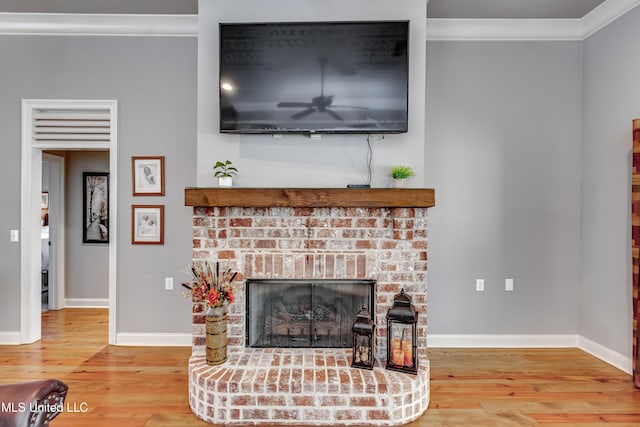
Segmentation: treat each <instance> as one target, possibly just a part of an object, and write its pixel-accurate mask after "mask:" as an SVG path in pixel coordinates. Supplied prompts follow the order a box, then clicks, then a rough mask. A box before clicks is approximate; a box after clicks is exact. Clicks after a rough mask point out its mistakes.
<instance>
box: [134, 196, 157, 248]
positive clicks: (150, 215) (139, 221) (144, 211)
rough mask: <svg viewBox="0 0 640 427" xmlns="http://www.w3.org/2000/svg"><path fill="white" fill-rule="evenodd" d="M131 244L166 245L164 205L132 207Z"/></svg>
mask: <svg viewBox="0 0 640 427" xmlns="http://www.w3.org/2000/svg"><path fill="white" fill-rule="evenodd" d="M131 244H133V245H163V244H164V205H132V206H131Z"/></svg>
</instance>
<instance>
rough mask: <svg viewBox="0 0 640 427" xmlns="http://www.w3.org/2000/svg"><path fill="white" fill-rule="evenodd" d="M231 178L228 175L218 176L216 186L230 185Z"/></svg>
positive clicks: (231, 184) (231, 183) (231, 182)
mask: <svg viewBox="0 0 640 427" xmlns="http://www.w3.org/2000/svg"><path fill="white" fill-rule="evenodd" d="M232 186H233V178H232V177H230V176H221V177H220V178H218V187H232Z"/></svg>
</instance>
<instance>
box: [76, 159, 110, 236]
mask: <svg viewBox="0 0 640 427" xmlns="http://www.w3.org/2000/svg"><path fill="white" fill-rule="evenodd" d="M82 183H83V185H82V188H83V194H82V209H83V214H82V243H109V173H107V172H83V173H82Z"/></svg>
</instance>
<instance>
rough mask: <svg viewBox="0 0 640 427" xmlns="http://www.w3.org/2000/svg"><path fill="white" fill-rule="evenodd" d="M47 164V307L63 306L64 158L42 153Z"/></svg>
mask: <svg viewBox="0 0 640 427" xmlns="http://www.w3.org/2000/svg"><path fill="white" fill-rule="evenodd" d="M42 160H43V162H47V163H48V164H49V178H50V179H49V309H51V310H60V309H61V308H64V306H65V303H64V286H61V285H62V284H64V283H66V282H65V262H64V261H65V257H64V254H65V240H64V239H65V233H64V218H65V211H64V201H65V194H64V188H65V187H64V168H65V158H64V157H63V156H56V155H53V154H47V153H42Z"/></svg>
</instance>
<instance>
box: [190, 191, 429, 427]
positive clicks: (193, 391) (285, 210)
mask: <svg viewBox="0 0 640 427" xmlns="http://www.w3.org/2000/svg"><path fill="white" fill-rule="evenodd" d="M185 201H186V205H188V206H193V207H194V211H193V212H194V214H193V258H194V259H210V258H212V259H216V260H218V261H219V262H220V263H221V264H222V266H223V268H231V269H233V270H235V271H239V272H240V274H239V275H238V276H237V277H238V282H237V286H236V302H235V303H234V304H232V305H231V306H230V307H229V308H228V312H229V316H228V326H227V335H228V351H229V359H228V361H227V362H226V363H224V364H222V365H219V366H208V365H207V364H206V360H205V357H204V345H205V328H204V305H203V304H202V303H194V307H193V354H192V357H191V360H190V367H189V372H190V378H189V394H190V396H189V400H190V405H191V408H192V410H193V412H194V413H195V414H196V415H197V416H198V417H199V418H201V419H203V420H205V421H209V422H212V423H216V424H226V425H232V424H236V425H242V424H251V425H302V424H307V425H385V426H386V425H401V424H405V423H408V422H410V421H411V420H413V419H415V418H417V417H419V416H420V415H421V414H422V413H424V411H425V410H426V409H427V406H428V403H429V362H428V360H427V357H426V346H427V342H426V336H427V317H426V314H427V299H426V287H427V279H426V274H427V208H428V207H431V206H433V205H434V197H433V190H427V189H402V190H392V189H365V190H362V189H187V190H186V192H185ZM245 279H282V280H285V279H286V280H289V279H313V280H331V279H350V280H371V281H373V282H374V304H373V305H374V307H372V310H373V311H374V312H375V318H376V337H375V339H376V344H377V364H376V367H375V369H374V370H373V371H367V370H360V369H355V368H351V367H350V364H351V350H350V349H345V348H321V349H318V348H316V349H302V348H249V347H246V346H245V344H246V340H245V338H246V332H247V331H246V319H245V308H246V307H245V302H246V300H245V287H244V280H245ZM401 289H404V290H405V292H406V293H408V294H409V295H411V296H412V297H413V304H414V306H415V307H416V309H417V311H418V312H419V318H418V326H417V331H418V349H419V359H420V360H419V369H418V374H417V375H409V374H403V373H398V372H392V371H388V370H386V369H384V364H385V361H384V358H385V357H386V345H387V343H386V319H385V314H386V311H387V310H388V308H389V307H390V306H391V304H392V301H393V297H394V295H395V294H397V293H399V292H400V290H401ZM355 315H356V313H355V312H354V313H353V319H354V320H355Z"/></svg>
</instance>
